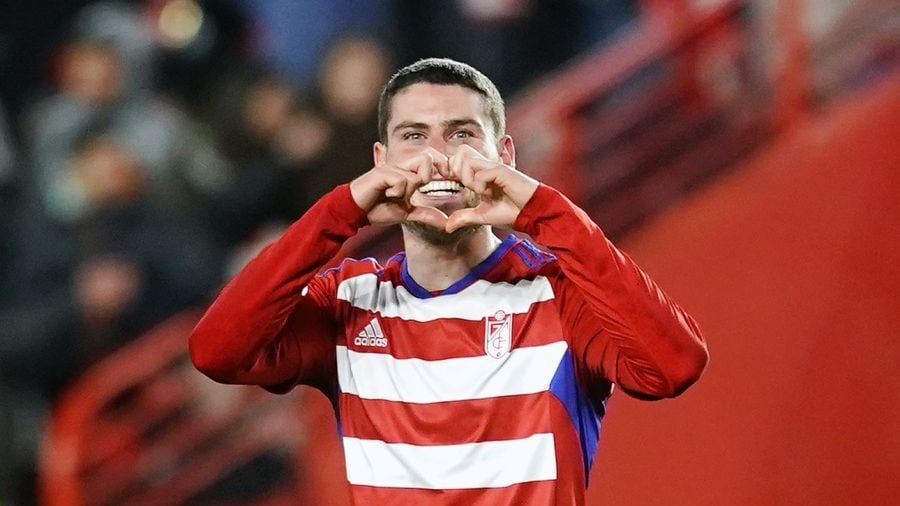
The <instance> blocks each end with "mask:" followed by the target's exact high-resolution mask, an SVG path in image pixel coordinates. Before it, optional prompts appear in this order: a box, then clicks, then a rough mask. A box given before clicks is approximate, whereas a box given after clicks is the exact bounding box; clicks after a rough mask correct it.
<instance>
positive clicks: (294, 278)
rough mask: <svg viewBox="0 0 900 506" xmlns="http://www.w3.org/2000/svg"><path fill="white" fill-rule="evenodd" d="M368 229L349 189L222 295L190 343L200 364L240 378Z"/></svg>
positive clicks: (320, 205)
mask: <svg viewBox="0 0 900 506" xmlns="http://www.w3.org/2000/svg"><path fill="white" fill-rule="evenodd" d="M366 223H367V221H366V216H365V213H364V212H363V211H362V210H361V209H359V207H358V206H357V205H356V204H355V202H354V201H353V199H352V197H351V195H350V190H349V188H348V186H347V185H342V186H339V187H337V188H336V189H335V190H333V191H332V192H330V193H328V194H327V195H326V196H324V197H323V198H322V199H321V200H319V201H318V202H317V203H316V204H315V205H314V206H313V207H312V208H311V209H310V210H309V211H307V212H306V213H305V214H304V215H303V216H302V217H301V218H300V219H299V220H297V221H296V222H294V223H293V224H292V225H291V226H290V227H289V228H288V229H287V231H286V232H285V233H284V234H283V235H282V236H281V238H279V239H278V240H277V241H275V242H274V243H272V244H271V245H269V246H268V247H266V248H265V249H264V250H263V251H262V252H260V253H259V255H257V257H256V258H254V259H253V260H252V261H251V262H250V263H249V264H247V266H246V267H244V269H242V270H241V271H240V272H239V273H238V274H237V275H236V276H235V277H234V279H232V280H231V281H230V282H229V283H228V284H227V285H226V286H225V288H223V289H222V291H221V293H220V294H219V295H218V297H217V298H216V300H215V301H214V302H213V303H212V305H211V306H210V307H209V309H208V310H207V312H206V314H205V315H204V316H203V318H202V319H201V320H200V323H199V324H198V325H197V327H196V328H195V329H194V332H193V333H192V334H191V337H190V343H189V344H190V353H191V359H192V360H193V362H194V364H195V365H196V366H197V368H198V369H200V370H201V371H202V372H204V373H205V374H207V375H208V376H210V377H212V378H213V379H215V380H217V381H222V382H229V383H234V382H247V381H245V380H243V379H242V378H240V375H241V371H248V370H250V368H251V367H252V365H253V363H254V362H255V361H256V360H257V358H258V357H257V355H258V354H259V353H261V350H262V349H263V347H265V346H266V345H267V344H269V343H271V342H272V341H273V340H274V339H275V338H276V337H277V336H278V335H279V333H280V332H281V330H282V328H283V327H284V325H285V322H286V321H287V319H288V317H289V316H290V315H291V313H292V312H293V311H294V309H295V308H296V305H297V303H298V301H299V300H300V299H301V298H300V292H301V290H302V289H303V287H304V286H306V285H307V284H308V283H309V281H310V280H311V279H312V278H313V277H314V276H315V274H316V273H317V272H319V271H320V270H321V269H322V267H323V266H324V265H325V264H326V263H327V262H328V261H329V260H330V259H331V258H332V257H333V256H334V255H335V254H336V253H337V252H338V250H339V249H340V247H341V245H342V244H343V243H344V242H345V241H346V240H347V239H348V238H350V237H352V236H353V235H354V234H356V232H357V230H359V228H361V227H362V226H364V225H365V224H366Z"/></svg>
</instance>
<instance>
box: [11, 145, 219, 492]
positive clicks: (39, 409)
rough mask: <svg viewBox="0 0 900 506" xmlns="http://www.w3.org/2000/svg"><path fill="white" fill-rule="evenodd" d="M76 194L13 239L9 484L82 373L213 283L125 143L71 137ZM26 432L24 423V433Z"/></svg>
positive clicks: (203, 246) (70, 175)
mask: <svg viewBox="0 0 900 506" xmlns="http://www.w3.org/2000/svg"><path fill="white" fill-rule="evenodd" d="M61 175H62V176H63V177H64V178H65V180H66V181H68V182H69V186H68V187H69V188H70V189H73V190H72V191H73V193H74V194H77V196H78V198H73V199H72V200H73V202H78V205H77V206H70V207H69V210H70V211H71V213H70V214H67V215H64V216H60V215H58V214H57V215H49V214H47V213H44V212H42V210H41V209H40V208H39V207H36V208H33V209H29V210H28V211H29V212H27V213H22V220H23V221H22V222H21V223H19V224H18V225H17V230H18V231H19V234H18V237H16V238H15V239H16V243H15V245H14V250H15V251H14V255H13V258H14V259H15V260H16V264H15V266H14V267H15V270H14V273H15V275H16V279H14V280H13V283H12V286H15V287H17V288H18V289H17V292H16V294H15V298H14V300H15V304H10V305H9V306H8V307H6V308H3V309H2V310H0V389H4V390H6V392H7V394H11V395H13V396H14V399H13V400H12V401H10V402H9V403H4V405H3V407H2V410H3V411H4V412H3V413H0V419H4V418H6V419H11V420H14V422H13V423H10V424H9V425H10V426H12V427H13V428H14V429H15V430H14V432H13V434H12V436H11V437H12V438H13V442H12V447H13V450H14V452H15V454H14V455H13V456H12V457H11V458H12V461H13V462H14V463H15V465H16V469H15V470H14V473H13V474H14V481H15V483H16V484H17V485H16V488H27V485H21V483H27V482H28V475H29V474H30V473H31V472H32V471H31V469H32V468H33V462H34V451H35V448H37V441H38V438H39V431H40V428H41V426H42V423H41V421H42V419H43V417H44V416H45V415H46V413H47V410H48V407H49V405H50V403H51V402H52V400H53V399H54V398H55V396H56V394H57V393H58V392H59V391H60V389H61V388H63V387H64V386H65V385H66V384H67V383H69V382H70V381H71V380H72V378H73V377H75V376H76V375H77V374H79V373H80V372H81V371H82V370H84V369H85V368H86V367H88V366H89V365H90V364H92V363H94V362H95V361H97V360H98V359H100V358H102V357H103V356H105V355H106V354H108V353H110V352H111V351H113V350H114V349H116V348H118V347H119V346H121V345H122V344H124V343H126V342H127V341H128V340H129V339H131V338H133V337H135V336H136V335H138V334H139V333H140V332H142V331H144V330H147V329H149V328H150V327H151V326H153V325H154V324H156V323H158V322H160V321H161V320H163V319H164V318H166V317H167V316H169V315H172V314H174V313H176V312H178V311H180V310H182V309H184V308H186V307H188V306H190V305H193V304H197V303H199V302H200V301H201V300H203V298H204V297H205V296H206V295H207V294H208V293H209V292H210V291H211V290H212V289H213V288H214V287H215V286H216V285H217V283H218V281H219V279H220V275H221V274H220V265H221V259H220V258H219V257H218V255H216V254H215V251H216V250H215V248H213V247H212V246H211V245H210V243H209V242H208V241H206V240H205V238H204V235H203V233H202V232H201V231H199V230H197V229H195V228H192V227H190V226H188V225H186V224H184V223H179V222H175V221H173V220H172V219H171V216H170V215H169V214H168V213H167V212H166V211H165V210H164V209H161V207H160V206H159V205H157V204H156V203H155V202H154V201H153V200H152V198H150V194H149V193H148V191H147V188H148V186H147V175H146V171H145V169H144V168H143V167H142V166H141V165H140V162H139V161H138V158H137V156H136V155H135V154H134V152H133V151H132V150H131V149H130V147H129V146H128V145H127V144H126V143H125V142H123V141H121V140H119V139H117V138H115V137H113V136H111V135H109V134H107V133H104V132H99V133H93V132H92V133H90V134H88V135H86V136H84V138H83V139H81V140H79V141H78V142H77V144H76V150H75V154H74V156H73V157H72V158H71V159H70V160H69V162H68V163H66V164H65V166H64V168H63V169H61ZM23 428H25V429H27V430H23Z"/></svg>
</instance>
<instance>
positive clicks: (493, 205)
mask: <svg viewBox="0 0 900 506" xmlns="http://www.w3.org/2000/svg"><path fill="white" fill-rule="evenodd" d="M470 190H471V188H470ZM472 191H475V190H472ZM496 193H497V192H496V190H495V188H493V187H492V186H490V185H488V186H486V187H485V188H484V189H483V191H481V192H477V191H476V194H478V196H479V197H480V202H479V203H478V205H477V206H475V207H467V208H463V209H457V210H456V211H453V212H452V213H450V215H449V216H448V215H447V214H446V213H445V212H444V211H441V210H440V209H438V208H436V207H431V206H415V205H412V204H411V203H410V202H409V200H407V201H406V204H407V205H408V206H409V214H408V215H407V217H406V219H407V220H408V221H416V222H419V223H424V224H426V225H430V226H432V227H435V228H438V229H443V230H444V231H446V232H448V233H451V232H454V231H456V230H458V229H460V228H463V227H467V226H471V225H493V226H502V227H508V226H511V225H512V223H513V222H514V221H515V218H516V216H517V215H518V208H515V207H514V206H512V205H511V204H509V203H504V202H503V200H502V199H497V200H495V198H494V197H495V194H496Z"/></svg>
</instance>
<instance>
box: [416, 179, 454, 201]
mask: <svg viewBox="0 0 900 506" xmlns="http://www.w3.org/2000/svg"><path fill="white" fill-rule="evenodd" d="M462 189H463V186H462V185H461V184H460V183H459V181H446V180H441V181H431V182H430V183H428V184H426V185H424V186H422V187H420V188H419V193H424V194H425V195H428V196H430V197H442V196H446V195H456V194H457V193H459V192H460V191H462Z"/></svg>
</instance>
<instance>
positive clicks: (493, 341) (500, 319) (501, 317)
mask: <svg viewBox="0 0 900 506" xmlns="http://www.w3.org/2000/svg"><path fill="white" fill-rule="evenodd" d="M511 345H512V315H511V314H506V313H505V312H503V311H497V312H496V313H494V314H493V315H489V316H488V317H487V318H486V320H485V323H484V352H485V353H487V354H488V355H489V356H491V357H494V358H502V357H503V356H505V355H506V354H507V353H509V349H510V346H511Z"/></svg>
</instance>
